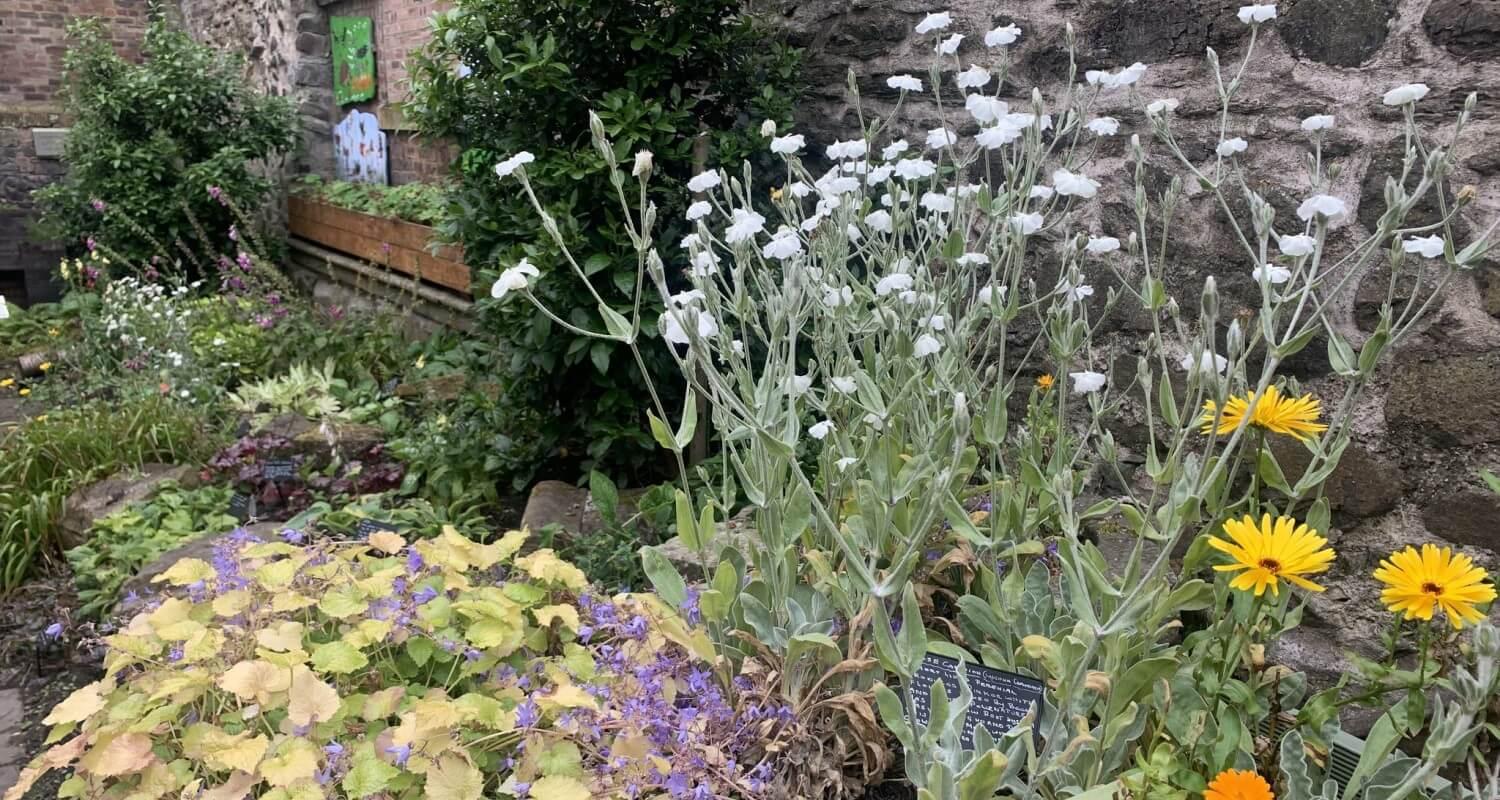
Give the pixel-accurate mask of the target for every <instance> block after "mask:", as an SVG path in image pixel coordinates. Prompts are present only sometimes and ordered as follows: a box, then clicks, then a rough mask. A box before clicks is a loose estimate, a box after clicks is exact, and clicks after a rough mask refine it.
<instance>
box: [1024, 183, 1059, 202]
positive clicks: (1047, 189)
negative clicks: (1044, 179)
mask: <svg viewBox="0 0 1500 800" xmlns="http://www.w3.org/2000/svg"><path fill="white" fill-rule="evenodd" d="M1052 195H1053V191H1052V187H1051V186H1043V185H1042V184H1040V183H1039V184H1037V185H1035V186H1033V187H1031V191H1030V192H1028V193H1027V194H1026V196H1027V197H1036V198H1041V199H1042V200H1046V199H1048V198H1050V197H1051V196H1052Z"/></svg>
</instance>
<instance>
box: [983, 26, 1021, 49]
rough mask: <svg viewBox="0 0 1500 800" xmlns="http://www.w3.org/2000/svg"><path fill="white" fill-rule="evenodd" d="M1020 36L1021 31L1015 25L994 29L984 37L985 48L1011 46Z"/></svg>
mask: <svg viewBox="0 0 1500 800" xmlns="http://www.w3.org/2000/svg"><path fill="white" fill-rule="evenodd" d="M1020 35H1021V29H1020V28H1017V27H1016V25H1015V23H1011V24H1009V25H1005V26H1002V27H999V28H996V29H994V30H992V31H990V32H989V33H986V34H985V35H984V46H985V47H1004V46H1005V45H1008V44H1013V43H1014V42H1015V41H1016V38H1017V37H1019V36H1020Z"/></svg>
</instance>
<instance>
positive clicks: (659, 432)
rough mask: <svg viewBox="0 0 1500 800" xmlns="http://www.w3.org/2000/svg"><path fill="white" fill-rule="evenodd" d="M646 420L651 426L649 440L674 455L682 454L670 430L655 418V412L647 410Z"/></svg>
mask: <svg viewBox="0 0 1500 800" xmlns="http://www.w3.org/2000/svg"><path fill="white" fill-rule="evenodd" d="M646 420H647V422H649V423H650V424H651V438H653V439H655V440H656V443H657V444H659V445H661V446H662V447H664V448H666V449H667V450H671V451H672V452H674V453H680V452H682V448H681V447H678V446H677V439H676V437H675V436H673V434H672V429H671V428H668V427H667V423H665V422H662V420H661V418H660V417H658V416H656V412H654V411H649V410H648V411H647V412H646Z"/></svg>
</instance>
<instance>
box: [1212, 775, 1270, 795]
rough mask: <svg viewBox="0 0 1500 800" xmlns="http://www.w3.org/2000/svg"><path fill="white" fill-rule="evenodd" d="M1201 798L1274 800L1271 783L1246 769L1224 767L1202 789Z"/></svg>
mask: <svg viewBox="0 0 1500 800" xmlns="http://www.w3.org/2000/svg"><path fill="white" fill-rule="evenodd" d="M1203 800H1276V795H1275V793H1273V792H1272V791H1271V784H1269V783H1266V779H1265V778H1262V777H1261V776H1260V775H1259V774H1257V773H1255V772H1251V771H1250V770H1247V769H1226V770H1224V771H1223V772H1220V773H1219V774H1218V775H1216V776H1214V779H1213V780H1212V781H1210V782H1209V784H1208V788H1207V789H1205V790H1203Z"/></svg>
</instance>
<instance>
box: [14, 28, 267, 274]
mask: <svg viewBox="0 0 1500 800" xmlns="http://www.w3.org/2000/svg"><path fill="white" fill-rule="evenodd" d="M68 35H69V37H70V39H71V42H72V44H71V46H70V47H69V49H68V53H67V55H66V56H64V59H63V68H64V77H65V90H64V98H65V99H66V102H67V108H68V111H69V113H70V114H71V115H72V116H73V118H74V123H73V127H72V130H71V131H70V133H69V134H68V140H67V145H66V151H65V160H66V161H67V164H68V174H67V177H66V178H65V179H63V180H62V181H59V182H58V183H55V184H53V185H51V186H48V187H46V188H43V189H40V190H38V191H37V192H36V199H37V202H38V205H39V206H40V208H41V210H42V224H41V228H42V231H43V232H44V233H45V234H46V235H48V236H51V237H53V238H57V239H61V240H62V241H64V242H66V243H68V244H69V245H70V246H72V247H75V248H81V247H82V245H83V243H84V241H85V239H87V238H89V237H92V238H94V239H96V240H98V241H99V242H101V243H107V244H108V246H109V248H110V250H111V252H112V253H114V254H117V255H118V256H120V257H123V258H124V259H126V260H127V261H129V262H130V263H131V264H133V265H135V266H136V267H138V268H139V267H141V266H142V265H143V264H144V263H145V262H146V261H147V260H148V259H150V258H151V257H152V256H157V255H160V256H165V257H169V258H174V259H175V258H178V257H180V256H181V255H182V254H181V252H180V248H179V247H178V245H177V242H179V241H182V242H193V243H194V246H196V245H197V238H196V236H197V235H198V232H196V231H195V230H194V223H195V222H196V225H197V226H198V227H200V228H201V229H202V233H203V235H204V236H206V238H207V239H208V241H206V242H203V244H204V245H207V246H209V247H210V249H211V251H212V252H213V253H219V252H224V251H229V252H231V253H232V252H233V250H234V248H233V246H232V245H231V243H230V241H229V239H228V230H229V226H230V225H231V224H232V223H233V222H234V221H235V220H234V217H233V214H232V212H231V210H230V209H229V208H227V207H226V206H225V205H223V204H222V203H220V202H219V201H217V200H215V199H214V198H213V197H211V196H210V194H209V187H211V186H216V187H219V189H220V190H222V194H223V196H224V197H226V198H229V199H231V200H233V201H234V202H235V203H236V204H237V205H239V206H240V207H241V208H244V209H247V210H251V209H253V208H254V207H255V206H256V205H258V204H259V203H260V202H261V201H262V200H263V199H264V198H265V196H266V194H267V192H268V191H269V190H270V188H271V184H270V182H269V181H267V180H266V179H265V178H263V177H260V176H259V175H257V174H255V173H254V172H253V171H252V168H251V165H250V163H249V162H251V161H255V160H261V159H269V158H274V157H276V156H279V155H281V154H284V153H286V152H288V151H289V150H290V149H291V147H292V144H293V142H294V141H295V139H294V136H293V129H294V127H293V119H294V118H293V113H292V106H291V103H290V102H289V101H288V100H286V99H285V98H280V97H269V96H266V95H262V94H259V93H257V92H255V91H253V90H251V89H249V88H248V87H247V86H246V85H245V82H244V79H243V77H242V69H241V65H240V63H239V62H238V61H237V60H234V59H229V58H226V57H225V56H224V55H222V54H221V53H220V52H218V51H216V50H214V49H213V48H211V47H208V46H205V45H200V44H198V43H196V42H194V41H193V40H192V38H191V37H189V36H188V35H187V34H186V33H185V32H183V31H181V30H179V29H177V28H175V27H173V26H172V25H170V24H169V23H167V22H165V21H163V20H162V19H160V18H158V19H156V20H154V21H153V22H152V23H151V25H150V27H149V29H148V30H147V32H146V37H145V42H144V44H143V46H142V56H143V58H142V61H141V63H139V64H133V63H131V62H128V61H126V60H125V59H123V58H121V57H120V56H119V55H118V54H116V53H115V50H114V48H113V46H112V45H111V44H110V40H109V36H108V35H107V33H106V32H105V30H104V27H103V26H102V25H101V24H100V23H99V22H98V21H97V20H84V21H79V22H75V23H73V24H72V25H71V26H70V27H69V29H68ZM96 200H97V201H102V203H103V204H104V205H103V208H104V209H105V210H103V211H102V212H101V211H100V210H98V209H97V208H96V207H95V205H94V201H96ZM153 239H154V240H155V241H154V242H153V241H152V240H153ZM197 255H198V254H196V253H195V257H194V258H193V259H190V260H193V261H196V260H198V258H197ZM117 266H125V265H117Z"/></svg>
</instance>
